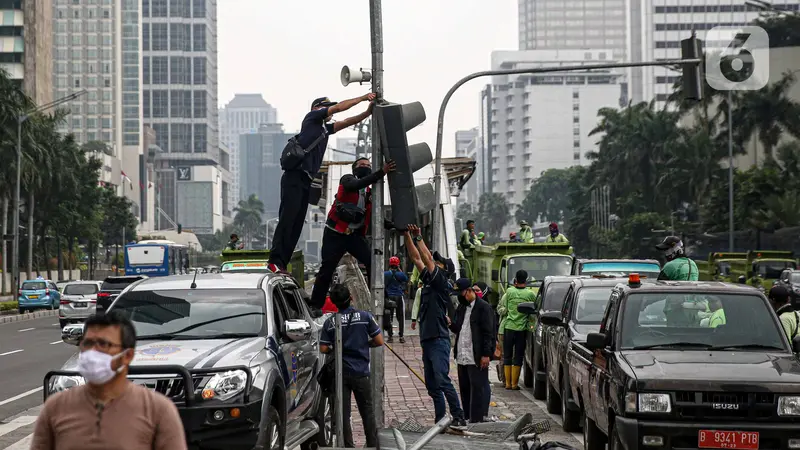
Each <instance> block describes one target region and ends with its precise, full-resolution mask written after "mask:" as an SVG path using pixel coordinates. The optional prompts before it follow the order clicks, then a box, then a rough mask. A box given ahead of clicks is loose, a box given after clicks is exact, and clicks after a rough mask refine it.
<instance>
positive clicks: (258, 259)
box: [219, 249, 305, 281]
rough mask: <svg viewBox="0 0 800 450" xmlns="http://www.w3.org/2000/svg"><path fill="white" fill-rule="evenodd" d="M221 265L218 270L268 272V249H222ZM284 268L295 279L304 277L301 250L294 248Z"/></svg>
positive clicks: (300, 279)
mask: <svg viewBox="0 0 800 450" xmlns="http://www.w3.org/2000/svg"><path fill="white" fill-rule="evenodd" d="M220 259H221V260H222V265H221V266H220V268H219V270H220V272H226V273H227V272H243V273H268V272H269V269H267V263H268V261H269V250H228V249H226V250H223V251H222V254H221V255H220ZM286 270H287V271H288V272H289V273H290V274H292V276H293V277H294V279H295V280H299V281H302V280H303V279H304V278H305V264H304V262H303V252H301V251H300V250H296V251H295V252H294V253H292V259H291V260H289V266H288V267H287V268H286Z"/></svg>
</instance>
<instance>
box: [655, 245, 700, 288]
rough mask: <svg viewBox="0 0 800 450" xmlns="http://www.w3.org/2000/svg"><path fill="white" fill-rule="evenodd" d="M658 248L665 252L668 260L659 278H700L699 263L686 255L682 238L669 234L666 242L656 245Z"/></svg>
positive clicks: (681, 279) (686, 279) (678, 279)
mask: <svg viewBox="0 0 800 450" xmlns="http://www.w3.org/2000/svg"><path fill="white" fill-rule="evenodd" d="M656 249H658V250H661V251H662V252H664V258H665V259H666V260H667V263H666V264H664V267H663V268H662V269H661V273H660V274H659V275H658V279H659V280H671V281H697V280H699V279H700V272H699V271H698V270H697V264H695V262H694V261H692V260H691V259H689V258H687V257H686V250H684V248H683V241H681V238H679V237H677V236H667V237H666V238H665V239H664V242H662V243H660V244H658V245H656Z"/></svg>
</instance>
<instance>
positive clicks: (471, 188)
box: [456, 127, 482, 206]
mask: <svg viewBox="0 0 800 450" xmlns="http://www.w3.org/2000/svg"><path fill="white" fill-rule="evenodd" d="M479 148H480V138H479V133H478V127H475V128H472V129H469V130H461V131H456V157H458V158H470V159H472V160H474V161H475V162H476V163H477V165H478V166H479V165H480V164H481V163H480V161H479V155H478V149H479ZM481 185H482V180H481V173H480V170H479V169H478V168H477V167H476V169H475V173H474V174H473V176H472V177H471V178H470V179H469V181H467V184H465V185H464V188H463V189H462V190H461V193H460V194H459V196H458V202H459V204H460V203H469V204H472V205H474V206H477V205H478V200H480V194H481V192H480V186H481Z"/></svg>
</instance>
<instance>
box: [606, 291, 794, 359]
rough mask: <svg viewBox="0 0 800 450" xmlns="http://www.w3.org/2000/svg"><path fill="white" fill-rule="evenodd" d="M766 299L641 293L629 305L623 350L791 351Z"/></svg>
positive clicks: (731, 295)
mask: <svg viewBox="0 0 800 450" xmlns="http://www.w3.org/2000/svg"><path fill="white" fill-rule="evenodd" d="M774 315H775V313H774V312H773V311H772V309H771V306H769V305H768V304H767V302H766V300H764V299H763V298H762V297H760V296H756V295H740V294H719V293H713V294H702V293H685V292H683V293H675V292H664V293H641V294H638V293H637V294H631V295H630V296H629V297H628V299H627V300H626V301H625V310H624V311H623V315H622V318H623V324H622V329H621V334H620V342H621V347H622V349H637V348H638V349H644V348H654V347H670V348H671V347H675V348H696V349H715V348H716V349H727V348H734V349H735V348H741V349H747V348H761V349H774V350H786V349H787V348H786V345H785V343H784V336H783V334H784V331H783V329H782V328H781V327H780V325H779V324H778V322H776V321H775V319H774Z"/></svg>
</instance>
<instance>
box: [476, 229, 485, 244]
mask: <svg viewBox="0 0 800 450" xmlns="http://www.w3.org/2000/svg"><path fill="white" fill-rule="evenodd" d="M484 240H486V233H484V232H483V231H481V232H480V233H478V243H479V244H481V245H484V244H483V241H484Z"/></svg>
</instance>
